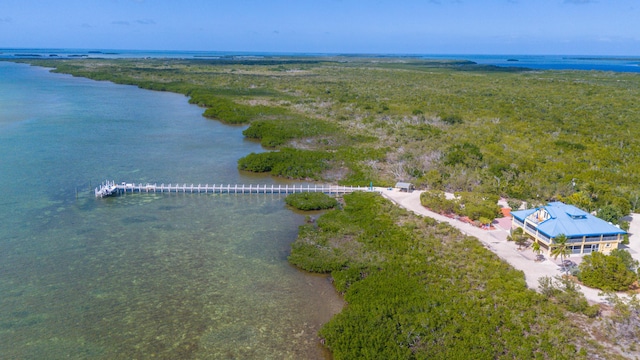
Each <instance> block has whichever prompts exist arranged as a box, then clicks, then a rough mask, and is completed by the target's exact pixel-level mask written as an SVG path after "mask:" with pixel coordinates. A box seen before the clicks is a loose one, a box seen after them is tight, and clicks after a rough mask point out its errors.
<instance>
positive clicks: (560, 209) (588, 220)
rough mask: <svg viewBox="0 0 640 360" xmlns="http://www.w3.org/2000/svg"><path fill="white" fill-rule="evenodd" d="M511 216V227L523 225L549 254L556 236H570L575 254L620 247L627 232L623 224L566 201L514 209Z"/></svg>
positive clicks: (570, 242)
mask: <svg viewBox="0 0 640 360" xmlns="http://www.w3.org/2000/svg"><path fill="white" fill-rule="evenodd" d="M511 215H512V216H513V218H512V220H511V229H512V230H513V229H516V228H522V229H523V230H524V232H525V234H527V235H529V236H530V237H531V238H533V241H536V242H538V243H539V244H540V249H542V250H543V251H544V252H545V253H546V254H547V255H550V252H551V250H552V249H553V247H554V239H555V238H556V237H557V236H559V235H561V234H564V235H565V236H566V237H567V246H568V247H569V249H570V250H571V253H572V254H589V253H592V252H595V251H599V252H602V253H604V254H609V253H610V252H611V250H613V249H617V248H618V245H619V244H620V242H622V240H623V239H624V235H625V234H626V231H624V230H622V229H620V228H619V227H617V226H614V225H612V224H610V223H608V222H606V221H604V220H602V219H599V218H597V217H595V216H593V215H591V214H589V213H587V212H585V211H583V210H580V209H578V208H577V207H575V206H573V205H567V204H564V203H562V202H552V203H549V204H547V205H546V206H542V207H539V208H536V209H528V210H519V211H512V212H511Z"/></svg>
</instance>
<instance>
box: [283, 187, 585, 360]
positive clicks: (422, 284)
mask: <svg viewBox="0 0 640 360" xmlns="http://www.w3.org/2000/svg"><path fill="white" fill-rule="evenodd" d="M344 200H345V206H344V209H343V210H334V211H330V212H328V213H326V214H324V215H322V216H321V217H320V218H319V219H318V221H317V226H313V225H305V226H303V227H302V228H301V230H300V233H299V236H298V239H297V240H296V242H295V243H294V244H293V245H292V252H291V255H290V257H289V261H290V262H292V263H293V264H295V265H297V266H300V267H301V268H303V269H307V270H312V271H320V272H331V276H332V278H333V279H334V280H335V282H334V284H335V285H336V288H337V289H338V290H339V291H341V292H343V293H344V294H345V300H346V301H347V302H348V306H347V307H345V308H344V309H343V311H342V312H341V313H340V314H338V315H337V316H335V317H334V318H333V319H332V320H331V321H330V322H329V323H327V324H326V325H325V326H324V327H323V328H322V329H321V331H320V335H321V336H322V337H323V338H324V339H325V340H326V346H328V347H329V348H330V349H331V350H332V352H333V355H334V358H335V359H361V358H381V359H398V358H406V359H496V358H509V359H513V358H517V359H520V358H531V356H532V354H538V357H539V358H558V359H575V358H577V359H587V358H590V356H591V355H593V354H590V353H589V352H590V351H594V352H597V350H594V349H592V346H590V345H589V344H588V343H587V342H586V341H584V339H583V336H585V335H584V334H582V332H581V331H580V330H579V329H577V328H574V327H572V326H571V325H570V323H569V322H568V321H567V320H566V319H565V318H564V315H563V313H562V310H561V308H560V307H559V305H558V304H553V303H551V302H549V301H548V300H547V298H545V297H544V296H542V295H540V294H537V293H536V292H534V291H532V290H529V289H527V287H526V284H525V282H524V277H523V274H522V273H521V272H519V271H515V270H513V269H512V268H510V267H509V266H508V265H506V264H505V263H504V262H502V261H500V260H499V259H498V258H497V257H496V256H495V255H494V254H492V253H491V252H489V251H488V250H486V249H485V248H483V247H482V246H481V244H480V243H479V242H478V241H477V240H475V239H473V238H469V237H465V236H464V235H462V234H460V233H459V232H458V231H457V230H455V229H454V228H452V227H450V226H449V225H446V224H440V223H437V222H434V221H420V220H419V219H417V218H416V217H415V215H413V214H410V213H409V212H407V211H404V210H402V209H399V208H397V207H395V206H393V205H392V204H391V203H389V202H388V201H386V200H384V199H383V198H382V197H380V196H378V195H376V194H372V193H353V194H350V195H346V196H345V197H344ZM560 305H561V306H564V305H562V304H560ZM577 309H578V310H580V311H587V309H583V307H582V305H581V304H577ZM579 347H580V348H581V350H578V348H579Z"/></svg>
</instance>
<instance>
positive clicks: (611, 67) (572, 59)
mask: <svg viewBox="0 0 640 360" xmlns="http://www.w3.org/2000/svg"><path fill="white" fill-rule="evenodd" d="M28 58H35V59H38V58H50V59H77V58H88V59H183V60H188V59H192V60H219V61H224V60H230V59H232V60H238V59H242V60H261V59H262V60H263V59H265V58H271V59H273V58H307V59H309V58H344V59H347V61H348V59H357V58H361V59H362V58H366V59H385V60H391V59H397V60H399V61H402V60H410V59H414V60H416V59H417V60H428V61H446V62H460V63H463V62H464V63H469V64H475V65H481V66H496V67H500V68H525V69H534V70H577V71H612V72H631V73H634V72H640V56H638V55H621V56H616V55H602V56H595V55H568V54H564V55H527V54H491V55H486V54H485V55H482V54H393V53H379V54H369V53H295V52H250V51H171V50H119V49H33V48H22V49H18V48H1V49H0V60H2V59H8V60H11V59H28Z"/></svg>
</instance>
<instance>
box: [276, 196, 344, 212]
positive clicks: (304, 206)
mask: <svg viewBox="0 0 640 360" xmlns="http://www.w3.org/2000/svg"><path fill="white" fill-rule="evenodd" d="M284 201H285V202H286V203H287V205H289V206H293V207H294V208H296V209H298V210H305V211H308V210H323V209H331V208H334V207H336V206H337V205H338V200H336V199H335V198H333V197H331V196H329V195H327V194H323V193H297V194H290V195H288V196H287V197H286V198H285V199H284Z"/></svg>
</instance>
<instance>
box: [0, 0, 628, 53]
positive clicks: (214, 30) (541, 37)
mask: <svg viewBox="0 0 640 360" xmlns="http://www.w3.org/2000/svg"><path fill="white" fill-rule="evenodd" d="M0 48H74V49H128V50H183V51H186V50H194V51H248V52H287V53H358V54H362V53H371V54H532V55H538V54H540V55H556V54H557V55H572V54H575V55H626V56H639V55H640V1H638V0H407V1H403V0H316V1H310V0H288V1H285V0H261V1H258V0H228V1H218V0H183V1H178V0H47V1H43V0H1V1H0Z"/></svg>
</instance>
